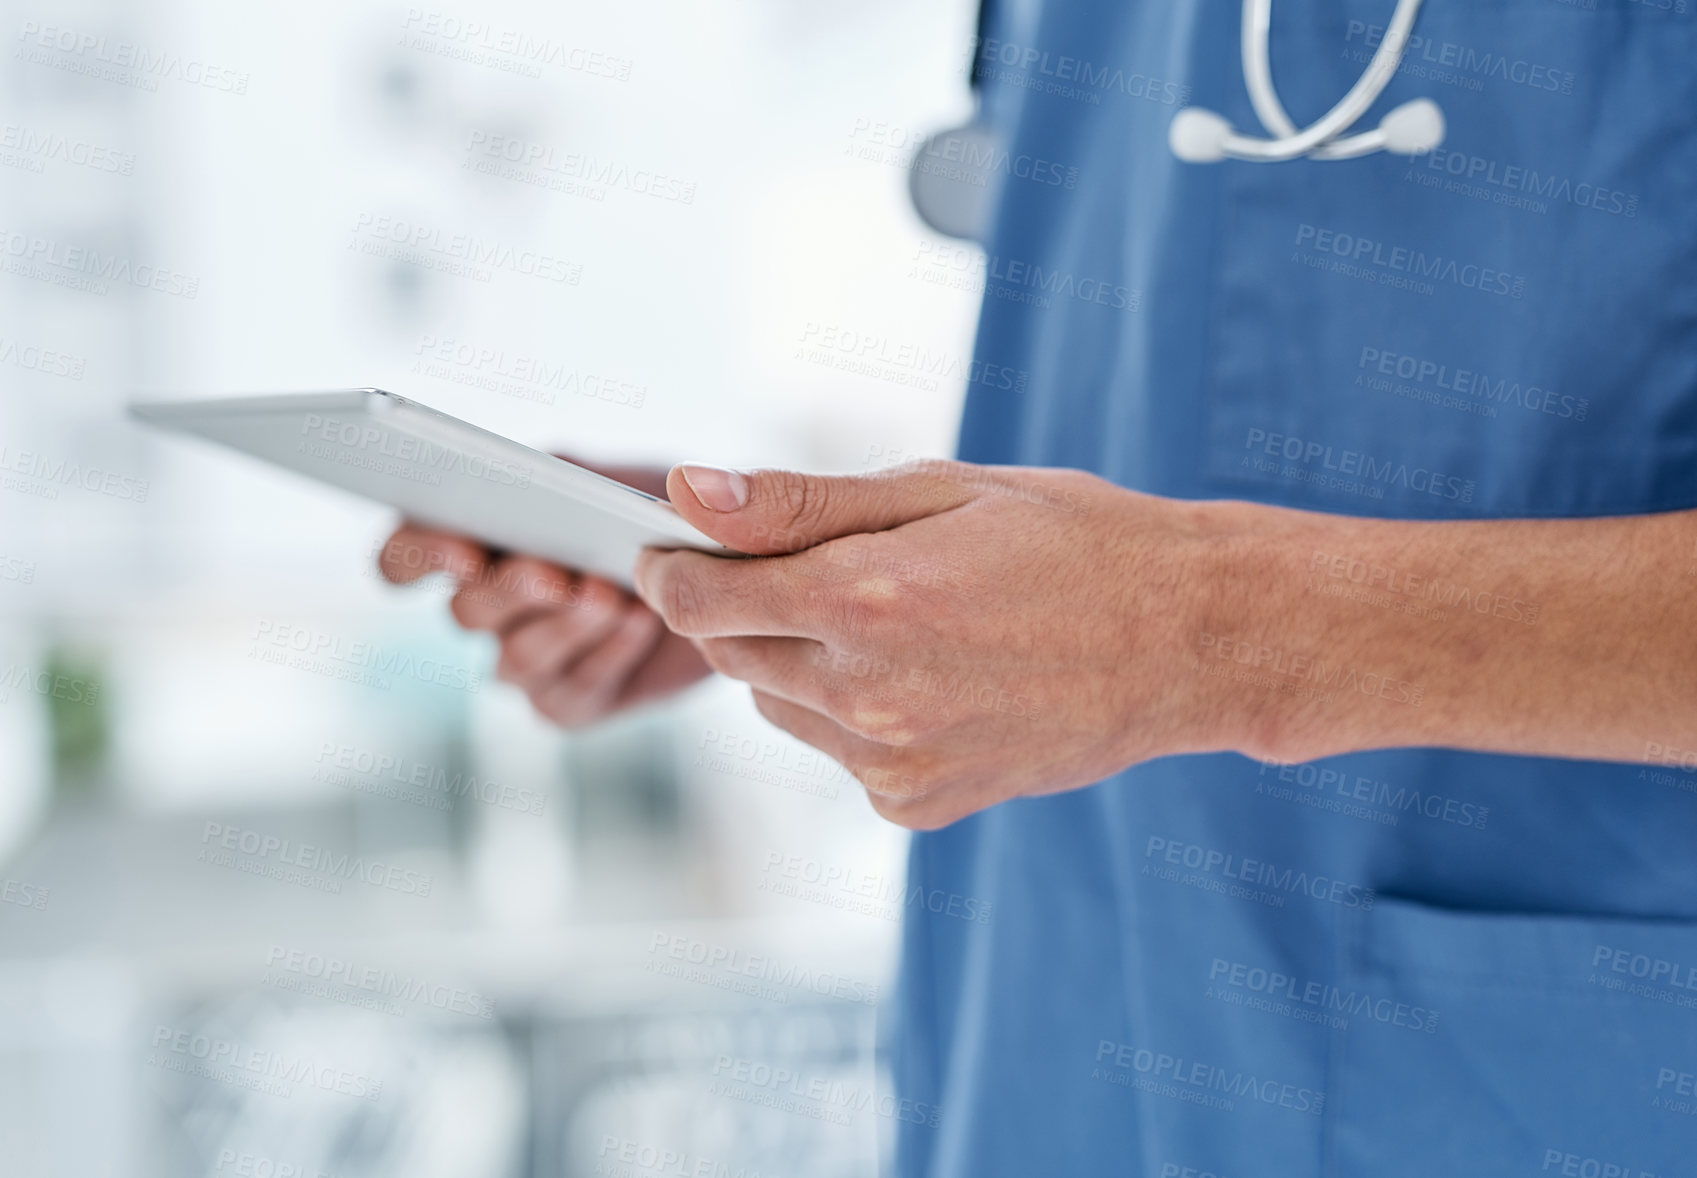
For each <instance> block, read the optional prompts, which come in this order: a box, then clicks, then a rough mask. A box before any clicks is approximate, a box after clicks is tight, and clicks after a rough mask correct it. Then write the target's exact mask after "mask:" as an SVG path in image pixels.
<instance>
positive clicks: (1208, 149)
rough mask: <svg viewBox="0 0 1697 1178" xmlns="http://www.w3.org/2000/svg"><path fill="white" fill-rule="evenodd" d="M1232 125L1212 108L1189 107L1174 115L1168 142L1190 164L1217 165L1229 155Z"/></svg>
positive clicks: (1168, 133)
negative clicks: (1227, 150)
mask: <svg viewBox="0 0 1697 1178" xmlns="http://www.w3.org/2000/svg"><path fill="white" fill-rule="evenodd" d="M1231 133H1232V125H1231V124H1230V123H1228V122H1226V120H1225V119H1224V118H1222V117H1221V116H1219V115H1217V114H1215V113H1214V112H1213V111H1211V110H1203V109H1202V108H1201V107H1199V106H1189V107H1186V108H1185V109H1183V110H1181V111H1179V112H1178V114H1176V115H1174V116H1173V122H1172V126H1170V127H1169V128H1168V129H1167V144H1168V146H1170V147H1171V148H1172V149H1173V154H1174V155H1175V156H1177V157H1178V158H1179V159H1181V160H1183V161H1184V162H1185V163H1187V164H1217V163H1219V162H1220V161H1221V160H1223V159H1225V158H1226V140H1227V138H1229V137H1230V135H1231Z"/></svg>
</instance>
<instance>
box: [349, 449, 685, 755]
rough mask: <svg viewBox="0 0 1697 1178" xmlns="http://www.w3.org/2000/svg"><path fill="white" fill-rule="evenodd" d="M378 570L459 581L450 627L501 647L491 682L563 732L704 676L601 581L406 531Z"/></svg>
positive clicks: (648, 480)
mask: <svg viewBox="0 0 1697 1178" xmlns="http://www.w3.org/2000/svg"><path fill="white" fill-rule="evenodd" d="M596 469H598V470H599V473H601V474H605V475H607V476H608V477H609V478H615V479H618V480H620V481H621V482H624V483H627V484H629V485H630V486H634V487H638V488H640V489H642V490H646V491H650V492H651V493H653V494H663V493H664V491H665V485H664V477H665V476H664V474H663V472H661V471H659V470H656V469H651V468H631V467H604V468H596ZM378 568H379V569H380V570H381V571H382V573H383V575H384V577H386V578H387V579H388V580H390V581H392V582H394V583H396V584H407V583H409V582H412V581H416V580H418V579H419V578H420V577H422V576H424V575H426V574H428V573H433V572H448V573H451V574H452V575H453V576H454V578H455V579H456V580H457V582H458V583H459V590H458V592H457V593H455V594H454V598H453V602H452V604H451V605H450V609H451V611H452V613H453V615H454V618H455V620H456V621H458V622H459V623H460V625H462V626H465V627H466V628H467V629H471V630H487V631H489V632H490V633H491V634H493V635H495V637H496V638H497V639H499V640H500V644H501V656H500V660H499V662H498V663H497V664H496V672H495V673H496V675H497V676H498V677H499V678H501V679H504V680H506V681H507V682H509V683H512V684H514V685H516V686H518V687H519V688H521V689H522V690H523V691H524V692H525V694H526V695H528V696H529V697H530V702H531V704H532V705H533V706H534V707H535V708H536V710H537V711H538V712H540V713H541V714H542V715H543V716H545V717H547V718H548V719H549V720H552V721H553V722H554V723H556V724H559V725H561V726H562V727H565V728H579V727H582V726H584V725H587V724H591V723H594V722H595V721H597V720H600V719H603V718H604V717H606V716H610V715H612V714H614V713H616V712H620V711H623V710H625V709H627V708H630V707H632V706H634V705H636V704H639V703H642V702H644V701H646V700H651V699H658V698H660V697H662V696H666V695H670V694H672V693H674V692H676V691H680V690H682V689H683V688H685V687H688V686H689V685H690V684H692V683H695V682H696V681H698V680H700V679H703V678H705V677H706V676H707V675H708V674H710V669H709V668H708V666H707V664H706V663H705V662H703V661H702V658H701V655H700V654H699V653H698V652H697V650H696V648H695V647H694V646H693V645H691V643H690V642H689V641H688V640H687V639H684V638H680V637H679V636H678V635H676V634H673V633H670V632H668V631H667V629H666V627H665V625H664V623H662V622H661V621H660V619H659V618H658V617H657V616H655V614H654V611H652V610H650V609H649V608H648V607H647V606H646V605H644V604H643V603H642V602H640V601H638V600H636V599H635V598H633V597H631V596H630V595H629V594H627V593H625V592H624V591H623V590H622V589H620V588H619V587H618V586H616V585H614V584H613V583H612V582H610V581H606V580H604V579H602V578H600V577H594V576H587V575H584V574H581V573H574V572H571V571H569V570H567V569H563V568H560V567H559V566H557V565H553V564H550V563H548V562H547V561H543V560H537V559H535V558H534V557H528V556H516V557H496V556H494V555H492V554H491V553H490V552H489V551H488V550H486V549H485V548H483V547H482V546H481V545H480V544H478V543H477V542H476V541H474V540H469V539H467V538H466V537H464V536H457V535H453V534H451V533H448V532H441V531H436V530H434V529H431V528H426V527H422V526H420V525H417V524H411V523H406V524H402V525H401V526H400V527H399V528H398V529H396V531H395V534H394V535H392V536H390V537H389V540H388V542H387V543H386V544H385V545H384V546H383V551H382V553H381V554H380V555H379V557H378Z"/></svg>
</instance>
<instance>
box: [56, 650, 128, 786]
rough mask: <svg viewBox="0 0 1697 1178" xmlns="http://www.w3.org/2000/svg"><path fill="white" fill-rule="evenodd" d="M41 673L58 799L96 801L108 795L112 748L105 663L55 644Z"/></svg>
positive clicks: (89, 655)
mask: <svg viewBox="0 0 1697 1178" xmlns="http://www.w3.org/2000/svg"><path fill="white" fill-rule="evenodd" d="M42 669H43V671H44V672H45V675H44V679H43V682H44V683H45V685H46V687H47V690H45V691H44V692H43V695H44V696H45V699H46V703H47V725H48V732H49V735H50V740H51V746H52V751H53V800H54V802H55V803H62V802H68V801H83V800H87V799H90V798H94V797H96V796H98V795H99V794H101V793H102V792H104V788H105V777H106V775H105V769H106V761H107V755H108V752H109V750H110V748H111V743H112V712H111V706H112V701H111V697H110V696H109V695H108V694H107V692H106V689H105V686H104V683H103V675H102V666H101V660H100V659H99V658H98V657H96V656H94V655H91V654H89V653H88V652H86V651H78V650H74V649H73V648H72V647H70V646H69V645H67V644H64V643H54V644H53V646H51V647H49V648H48V651H47V655H46V658H45V659H44V662H43V668H42Z"/></svg>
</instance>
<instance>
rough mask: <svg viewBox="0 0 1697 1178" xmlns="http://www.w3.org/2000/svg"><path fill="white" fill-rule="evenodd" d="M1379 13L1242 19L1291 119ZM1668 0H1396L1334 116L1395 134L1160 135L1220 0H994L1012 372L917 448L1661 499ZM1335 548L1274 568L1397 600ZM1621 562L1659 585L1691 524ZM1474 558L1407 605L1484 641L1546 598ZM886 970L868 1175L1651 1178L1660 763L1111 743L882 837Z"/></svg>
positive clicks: (1683, 388) (1662, 1040)
mask: <svg viewBox="0 0 1697 1178" xmlns="http://www.w3.org/2000/svg"><path fill="white" fill-rule="evenodd" d="M1391 8H1392V4H1391V0H1280V2H1278V3H1275V4H1274V6H1273V41H1272V43H1273V68H1274V77H1275V79H1276V81H1277V83H1278V85H1279V87H1280V92H1281V96H1282V97H1283V99H1284V103H1285V106H1286V108H1287V109H1288V110H1289V111H1290V113H1291V116H1292V117H1293V119H1295V120H1296V122H1297V123H1298V124H1305V123H1307V122H1310V121H1312V120H1313V119H1315V118H1317V117H1319V115H1320V114H1321V113H1322V112H1324V111H1325V110H1326V109H1328V108H1329V107H1330V106H1331V104H1332V103H1334V102H1335V101H1336V100H1337V99H1338V98H1339V97H1341V96H1342V94H1343V93H1344V92H1345V91H1346V90H1347V89H1348V88H1349V87H1350V86H1351V85H1353V84H1354V83H1355V81H1356V80H1357V78H1358V77H1359V76H1360V74H1361V72H1362V70H1363V69H1364V68H1365V64H1366V60H1367V57H1368V56H1369V55H1370V54H1371V52H1372V50H1373V48H1374V47H1375V46H1376V45H1377V43H1378V38H1379V37H1380V36H1381V35H1382V32H1383V28H1382V26H1383V25H1384V23H1385V22H1386V21H1387V20H1388V19H1389V15H1390V10H1391ZM1692 8H1693V5H1692V4H1691V3H1690V2H1689V0H1574V2H1566V0H1427V3H1426V5H1425V8H1424V10H1423V11H1422V13H1421V15H1420V18H1419V22H1418V24H1417V25H1416V30H1415V31H1416V38H1415V40H1414V41H1413V42H1412V44H1411V48H1410V51H1409V53H1408V57H1407V60H1406V62H1405V64H1404V65H1403V67H1402V69H1401V72H1400V74H1399V75H1398V76H1397V77H1396V79H1395V80H1394V81H1393V82H1392V84H1391V86H1390V88H1389V90H1388V92H1387V93H1386V95H1385V96H1384V97H1383V98H1382V99H1381V101H1380V102H1379V104H1378V105H1377V107H1376V108H1375V109H1374V111H1373V112H1371V113H1370V114H1369V116H1368V118H1367V119H1366V120H1364V124H1363V125H1364V126H1371V125H1373V124H1374V123H1376V122H1377V119H1378V117H1379V116H1380V115H1381V114H1382V113H1383V112H1384V111H1385V110H1387V109H1389V108H1390V107H1391V106H1393V105H1396V104H1398V103H1401V102H1404V101H1407V100H1409V99H1412V98H1416V97H1421V96H1426V97H1430V98H1432V99H1434V100H1435V101H1437V102H1438V103H1439V104H1440V105H1441V106H1442V108H1443V110H1444V113H1445V115H1446V116H1447V120H1448V128H1449V130H1448V135H1447V138H1446V139H1445V141H1444V143H1443V146H1442V149H1441V150H1440V151H1438V152H1436V153H1434V154H1433V155H1431V156H1429V157H1425V158H1418V159H1413V160H1410V159H1407V158H1403V157H1391V156H1386V155H1384V154H1378V155H1373V156H1369V157H1366V158H1363V159H1359V160H1355V161H1349V162H1312V161H1301V162H1295V163H1281V164H1271V165H1268V164H1253V163H1241V162H1231V161H1228V162H1225V163H1222V164H1216V165H1210V166H1195V165H1187V164H1182V163H1179V162H1178V161H1176V160H1175V159H1174V158H1173V157H1172V155H1171V153H1170V151H1169V150H1168V147H1167V138H1166V137H1167V128H1168V124H1169V123H1170V122H1171V119H1172V117H1173V114H1174V113H1175V111H1176V110H1177V109H1178V108H1179V106H1180V105H1181V104H1184V103H1187V102H1194V103H1196V104H1199V105H1201V106H1204V107H1207V108H1210V109H1214V110H1218V111H1220V112H1221V113H1222V114H1224V115H1225V116H1226V117H1227V118H1228V119H1230V120H1231V121H1232V122H1233V124H1234V125H1236V126H1238V127H1240V128H1246V129H1255V128H1258V127H1259V122H1258V120H1257V119H1256V117H1255V115H1254V113H1253V111H1252V108H1251V107H1250V105H1249V101H1248V96H1247V92H1246V90H1245V86H1244V82H1243V78H1242V73H1241V69H1240V63H1239V53H1238V38H1239V25H1238V20H1239V15H1240V5H1239V4H1238V3H1237V2H1236V0H1047V2H1040V0H1004V2H1003V3H1001V4H999V5H997V7H996V10H995V12H994V13H993V19H992V20H991V21H990V23H989V27H988V29H987V34H986V37H985V39H984V40H983V41H981V42H980V44H979V46H978V50H977V53H978V60H979V65H980V68H981V73H982V87H983V96H984V102H985V106H986V110H987V112H988V117H989V119H990V120H991V122H992V123H993V125H994V126H995V127H996V128H997V129H998V130H999V132H1000V134H1001V135H1002V137H1003V142H1004V143H1005V144H1006V145H1007V147H1008V149H1009V152H1010V160H1011V161H1019V160H1020V159H1022V158H1023V159H1026V160H1027V161H1029V162H1031V163H1032V165H1033V166H1026V167H1014V166H1013V165H1012V163H1010V166H1009V167H1008V168H1006V169H1004V171H1005V172H1006V177H1005V179H1004V180H1003V181H1002V190H1001V194H1000V197H999V203H998V207H997V212H996V214H995V218H994V224H993V227H992V229H991V231H990V235H989V241H988V244H987V253H988V257H987V259H986V263H985V295H984V300H983V315H982V321H981V325H980V328H979V335H978V344H977V347H978V357H979V360H980V361H981V362H982V364H981V365H980V366H979V367H980V369H981V370H983V371H999V370H1000V368H1003V367H1005V368H1007V369H1012V370H1013V371H1015V372H1019V373H1021V374H1023V375H1022V380H1021V381H1018V382H1009V381H995V382H991V381H984V382H980V383H978V384H976V385H974V386H973V388H972V389H971V391H970V393H969V399H968V403H967V411H966V418H965V422H964V426H963V429H962V434H961V446H960V451H961V456H962V457H963V458H965V459H968V460H971V461H975V462H984V463H1020V464H1032V465H1047V466H1065V467H1079V468H1084V469H1087V470H1091V471H1095V472H1097V473H1098V474H1101V475H1103V476H1105V477H1107V478H1109V479H1111V480H1113V481H1115V482H1117V483H1119V484H1121V485H1124V486H1127V487H1133V488H1136V489H1138V490H1140V491H1146V492H1153V493H1157V494H1161V495H1169V496H1180V497H1190V498H1222V497H1224V498H1239V499H1252V500H1258V501H1262V502H1267V503H1278V504H1285V505H1289V506H1294V507H1301V508H1308V509H1313V510H1318V511H1326V512H1334V513H1341V514H1347V515H1360V516H1377V517H1396V518H1422V519H1471V518H1483V517H1526V516H1597V515H1613V514H1634V513H1645V512H1657V511H1666V510H1672V509H1685V508H1693V507H1697V12H1693V10H1692ZM1039 161H1041V162H1045V163H1049V164H1053V165H1058V167H1048V168H1045V167H1039V166H1035V165H1036V163H1037V162H1039ZM1074 169H1076V171H1075V172H1074V171H1073V170H1074ZM1022 172H1023V173H1024V174H1023V175H1022V174H1021V173H1022ZM998 366H1000V367H998ZM998 385H1013V386H1014V387H1011V388H1007V387H995V386H998ZM1021 386H1023V387H1021ZM1350 555H1351V554H1349V553H1325V554H1316V560H1317V562H1318V563H1317V564H1316V566H1315V568H1314V570H1313V577H1312V579H1311V582H1310V586H1311V588H1313V590H1314V591H1316V592H1325V593H1329V594H1332V595H1333V596H1334V597H1335V598H1336V608H1338V609H1339V610H1345V609H1375V608H1395V607H1397V606H1399V605H1400V606H1405V607H1406V606H1408V605H1410V604H1412V605H1413V606H1415V607H1416V608H1419V607H1421V605H1422V603H1423V602H1424V605H1425V606H1431V605H1432V604H1433V603H1432V602H1431V601H1429V600H1426V599H1423V598H1422V597H1421V596H1420V593H1419V592H1414V593H1409V592H1407V590H1406V586H1404V587H1402V588H1394V589H1392V588H1388V587H1387V586H1385V585H1383V584H1380V585H1378V586H1376V587H1373V589H1372V593H1373V594H1374V596H1371V597H1367V596H1365V594H1366V592H1367V590H1368V587H1367V586H1366V585H1364V584H1360V583H1357V582H1356V581H1355V580H1354V579H1353V575H1354V570H1352V568H1351V566H1350V565H1349V564H1348V562H1347V560H1346V561H1345V562H1344V564H1343V565H1341V566H1340V565H1337V564H1334V563H1332V562H1331V561H1330V560H1328V559H1326V558H1329V557H1345V558H1347V557H1349V556H1350ZM1660 556H1661V557H1662V558H1663V562H1662V564H1661V573H1660V575H1661V576H1663V577H1665V578H1669V579H1674V580H1677V581H1679V583H1681V584H1686V585H1689V586H1690V587H1691V589H1692V592H1693V593H1697V551H1677V552H1667V553H1663V554H1660ZM1401 571H1402V572H1403V574H1404V575H1405V576H1406V575H1408V574H1414V575H1419V574H1421V573H1423V572H1425V571H1426V570H1421V569H1408V570H1401ZM1363 575H1365V572H1364V571H1363ZM1502 582H1503V583H1502V584H1495V583H1492V584H1483V583H1481V584H1478V585H1461V586H1448V587H1445V589H1444V590H1442V592H1443V593H1447V594H1448V601H1449V605H1448V607H1447V612H1449V613H1450V614H1451V615H1454V614H1456V613H1458V612H1459V611H1461V610H1465V609H1470V608H1471V609H1474V610H1477V611H1480V612H1481V613H1483V614H1488V615H1491V617H1490V620H1491V622H1492V623H1493V624H1494V625H1495V626H1496V627H1498V628H1499V629H1500V633H1501V638H1502V640H1503V641H1512V640H1513V637H1514V631H1515V630H1516V628H1518V627H1522V626H1526V625H1536V624H1537V619H1538V616H1539V613H1538V611H1545V612H1546V613H1548V614H1553V613H1554V612H1555V611H1557V610H1561V611H1571V610H1574V609H1582V608H1583V603H1582V602H1581V601H1579V600H1575V599H1564V600H1560V601H1550V602H1535V601H1526V600H1523V598H1524V593H1521V592H1517V591H1516V588H1515V585H1514V577H1513V573H1512V570H1504V573H1503V577H1502ZM1481 597H1483V599H1484V601H1485V603H1486V604H1485V605H1483V606H1481V604H1480V598H1481ZM1411 616H1418V615H1411ZM1421 620H1422V621H1423V622H1424V623H1425V624H1430V625H1432V626H1434V627H1441V626H1443V625H1445V624H1446V622H1445V620H1444V619H1442V618H1439V619H1432V618H1430V617H1426V618H1422V619H1421ZM1453 623H1454V618H1453V616H1452V617H1451V619H1450V623H1449V624H1453ZM1411 624H1412V623H1411ZM1469 624H1477V622H1476V621H1473V622H1469ZM1686 637H1688V636H1686ZM1126 673H1127V674H1136V673H1137V670H1136V668H1135V667H1129V666H1128V667H1127V668H1126ZM1494 686H1495V687H1496V688H1498V689H1500V690H1501V691H1503V692H1506V693H1511V694H1512V693H1514V692H1515V691H1516V685H1515V684H1513V683H1500V684H1496V685H1494ZM1643 737H1644V739H1645V741H1646V744H1647V747H1649V746H1650V744H1651V742H1657V743H1660V742H1664V741H1666V740H1667V739H1668V736H1667V734H1660V733H1657V732H1654V731H1651V730H1648V729H1647V730H1646V731H1645V732H1644V733H1643ZM1651 757H1652V759H1653V760H1659V759H1660V758H1659V757H1658V756H1657V755H1656V754H1655V753H1654V752H1652V753H1651ZM955 897H962V898H971V899H976V900H978V901H979V903H978V904H973V905H968V904H965V903H963V902H951V901H954V898H955ZM986 905H987V906H988V911H987V913H986V912H985V906H986ZM899 993H900V1004H899V1012H898V1018H897V1019H896V1027H895V1031H896V1033H895V1036H894V1069H895V1078H896V1083H897V1086H898V1089H899V1090H900V1093H901V1095H902V1096H903V1097H904V1098H907V1100H908V1101H909V1102H910V1103H909V1104H907V1105H904V1106H903V1107H905V1108H922V1107H923V1108H926V1109H934V1110H935V1115H927V1116H925V1117H917V1116H916V1117H913V1118H904V1119H903V1120H902V1123H901V1124H900V1126H899V1131H898V1142H897V1161H898V1167H899V1172H900V1173H901V1174H902V1175H904V1178H992V1176H996V1175H1009V1176H1018V1178H1037V1176H1039V1175H1042V1176H1049V1175H1056V1176H1059V1175H1148V1176H1151V1178H1156V1176H1159V1178H1196V1176H1199V1175H1217V1176H1219V1178H1244V1176H1251V1175H1256V1176H1263V1178H1264V1176H1267V1175H1297V1174H1301V1175H1315V1174H1324V1175H1340V1176H1354V1175H1362V1176H1372V1178H1397V1176H1400V1175H1408V1176H1410V1178H1414V1176H1418V1178H1431V1176H1433V1175H1448V1174H1465V1175H1492V1176H1496V1175H1528V1176H1532V1175H1575V1176H1579V1178H1641V1176H1643V1175H1657V1176H1661V1178H1668V1176H1671V1175H1674V1174H1683V1175H1691V1174H1697V773H1694V772H1689V771H1682V770H1681V769H1680V768H1678V767H1664V766H1661V765H1659V764H1655V765H1648V764H1647V765H1622V764H1600V763H1589V762H1573V761H1561V760H1543V759H1536V758H1524V757H1506V756H1489V755H1479V754H1472V753H1463V752H1455V751H1447V750H1442V749H1409V750H1399V751H1390V752H1377V753H1368V754H1359V755H1351V756H1343V757H1335V758H1330V759H1327V760H1324V761H1319V762H1315V763H1313V764H1309V765H1302V766H1294V767H1271V766H1263V765H1261V764H1259V763H1257V762H1255V761H1253V760H1248V759H1245V758H1243V757H1239V756H1234V755H1220V756H1205V757H1202V756H1190V757H1172V758H1167V759H1163V760H1160V761H1155V762H1152V763H1149V764H1145V765H1140V766H1137V767H1136V768H1133V769H1130V770H1128V771H1126V772H1124V773H1122V774H1120V775H1118V776H1117V777H1114V778H1112V779H1110V780H1108V781H1105V782H1103V783H1101V784H1098V785H1096V786H1094V787H1091V788H1088V789H1082V790H1078V791H1075V792H1072V793H1068V794H1063V795H1058V796H1051V797H1043V798H1033V799H1022V800H1017V801H1012V802H1008V803H1004V804H1002V805H999V806H996V807H993V808H991V809H990V810H988V811H985V812H983V813H980V814H977V815H974V816H972V817H970V818H968V819H966V820H964V821H961V822H959V823H957V824H955V825H953V826H951V827H949V828H947V829H945V830H942V831H938V832H935V833H930V834H921V835H918V836H917V837H916V838H915V839H914V842H913V847H912V855H911V882H910V890H909V904H908V909H907V923H906V926H905V944H904V961H903V972H902V979H901V987H900V991H899ZM915 1122H918V1123H915Z"/></svg>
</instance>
